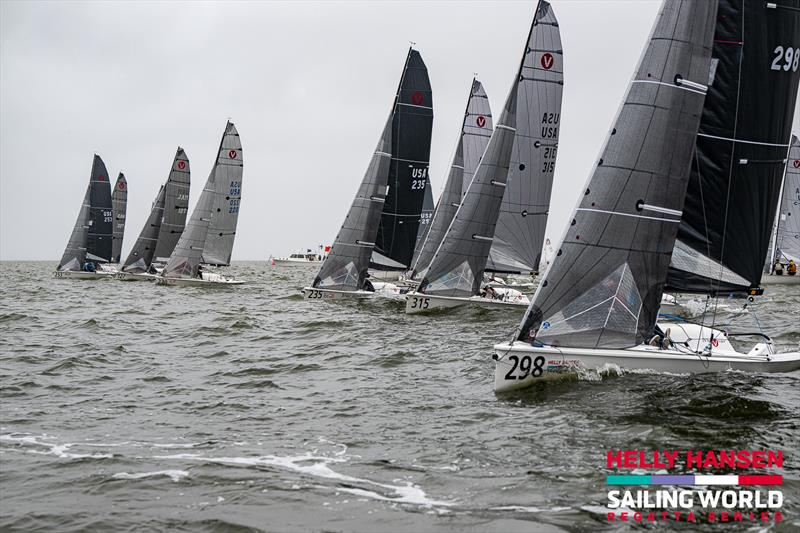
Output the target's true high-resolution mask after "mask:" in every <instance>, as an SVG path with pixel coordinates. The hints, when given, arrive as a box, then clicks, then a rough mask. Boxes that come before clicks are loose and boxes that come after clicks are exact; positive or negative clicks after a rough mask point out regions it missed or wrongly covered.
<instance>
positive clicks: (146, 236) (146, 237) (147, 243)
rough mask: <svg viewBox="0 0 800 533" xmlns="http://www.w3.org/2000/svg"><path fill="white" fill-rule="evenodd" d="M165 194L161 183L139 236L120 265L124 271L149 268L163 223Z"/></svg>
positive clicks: (137, 270)
mask: <svg viewBox="0 0 800 533" xmlns="http://www.w3.org/2000/svg"><path fill="white" fill-rule="evenodd" d="M165 196H166V195H165V188H164V186H163V185H162V186H161V187H159V188H158V194H157V195H156V199H155V200H154V201H153V206H152V208H151V209H150V215H149V216H148V217H147V220H146V221H145V223H144V227H143V228H142V231H141V232H140V233H139V238H138V239H136V242H135V243H134V245H133V248H131V251H130V253H129V254H128V258H127V259H126V260H125V265H124V266H123V267H122V270H124V271H125V272H132V273H140V272H147V271H148V270H149V269H150V264H151V263H152V262H153V256H154V254H155V251H156V247H157V241H158V235H159V231H160V230H161V225H162V223H163V222H162V219H163V218H164V199H165Z"/></svg>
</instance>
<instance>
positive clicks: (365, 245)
mask: <svg viewBox="0 0 800 533" xmlns="http://www.w3.org/2000/svg"><path fill="white" fill-rule="evenodd" d="M431 98H432V97H431V91H430V83H429V81H428V73H427V70H426V68H425V63H424V62H423V61H422V56H421V55H420V53H419V52H418V51H417V50H414V49H413V48H409V50H408V55H407V56H406V62H405V65H404V67H403V74H402V77H401V79H400V85H399V87H398V89H397V93H396V94H395V98H394V102H393V104H392V108H391V111H390V113H389V117H388V119H387V122H386V124H385V125H384V128H383V132H382V133H381V136H380V138H379V140H378V144H377V146H376V148H375V151H374V152H373V154H372V158H371V160H370V163H369V166H368V167H367V171H366V173H365V174H364V178H363V179H362V180H361V185H360V186H359V188H358V191H357V192H356V196H355V198H354V199H353V203H352V204H351V205H350V209H349V211H348V212H347V215H346V216H345V219H344V222H342V226H341V228H340V229H339V233H338V234H337V235H336V239H335V240H334V243H333V246H332V247H331V251H330V253H329V254H328V256H327V257H326V258H325V260H324V262H323V263H322V267H321V268H320V270H319V272H318V274H317V276H316V277H315V278H314V281H313V282H312V283H311V285H310V286H308V287H305V288H304V289H303V290H302V294H303V296H304V297H305V298H306V299H308V300H341V299H345V298H370V297H372V296H374V295H375V292H376V291H383V290H384V289H386V290H387V291H388V292H390V293H392V294H398V293H399V289H398V288H397V286H396V285H394V284H391V283H383V282H378V281H375V282H373V281H371V280H369V279H368V278H369V273H368V269H369V267H370V266H371V265H372V266H375V267H376V268H379V269H384V271H391V270H392V269H394V268H397V269H406V268H408V265H409V264H410V261H411V256H412V254H413V251H414V244H415V242H416V236H417V229H418V226H419V217H420V213H421V209H422V204H423V201H424V192H425V188H426V187H427V186H428V181H429V180H428V156H429V154H430V129H431V121H432V119H433V109H432V105H433V102H432V100H431ZM426 147H427V148H426ZM415 213H416V214H415Z"/></svg>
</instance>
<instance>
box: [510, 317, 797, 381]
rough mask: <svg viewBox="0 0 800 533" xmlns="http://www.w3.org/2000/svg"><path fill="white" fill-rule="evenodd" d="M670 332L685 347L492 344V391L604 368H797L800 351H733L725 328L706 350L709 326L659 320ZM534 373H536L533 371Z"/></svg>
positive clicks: (766, 346)
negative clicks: (573, 346)
mask: <svg viewBox="0 0 800 533" xmlns="http://www.w3.org/2000/svg"><path fill="white" fill-rule="evenodd" d="M662 327H664V328H666V327H669V328H670V329H671V330H674V331H675V334H674V335H672V339H673V340H674V341H675V342H678V343H682V342H684V341H686V342H688V343H689V347H683V348H682V349H678V348H675V347H671V348H667V349H661V348H659V347H655V346H648V345H640V346H635V347H632V348H625V349H592V348H570V347H565V346H559V347H554V346H541V347H534V346H531V345H530V344H527V343H523V342H519V341H517V342H514V343H507V342H506V343H502V344H497V345H495V346H494V351H495V355H494V358H495V371H494V389H495V392H507V391H512V390H516V389H522V388H525V387H529V386H531V385H533V384H534V383H536V382H539V381H542V380H547V379H560V378H564V377H566V376H569V375H575V374H577V373H579V372H581V371H586V370H596V371H604V370H608V369H616V368H619V369H624V370H651V371H655V372H669V373H676V374H685V373H690V374H698V373H707V372H724V371H728V370H741V371H747V372H793V371H796V370H799V369H800V352H791V353H779V354H773V353H770V352H771V351H772V350H771V346H770V345H769V344H765V343H758V344H756V345H755V346H754V347H753V349H752V350H750V352H749V353H747V354H743V353H739V352H737V351H736V350H735V349H734V348H733V346H732V345H731V344H730V342H729V341H728V339H727V337H726V336H725V334H724V332H722V331H719V330H713V331H714V342H715V343H717V345H716V346H715V347H714V348H713V349H712V351H711V354H710V355H707V354H697V353H694V351H693V350H692V348H696V347H698V346H699V347H700V348H701V349H702V348H703V347H704V346H706V345H707V344H708V343H709V342H710V333H711V331H712V330H711V328H708V327H704V328H703V327H701V326H700V325H697V324H662ZM534 374H535V375H534Z"/></svg>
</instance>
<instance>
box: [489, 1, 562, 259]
mask: <svg viewBox="0 0 800 533" xmlns="http://www.w3.org/2000/svg"><path fill="white" fill-rule="evenodd" d="M563 56H564V54H563V49H562V45H561V35H560V31H559V26H558V20H557V19H556V17H555V13H554V12H553V9H552V7H551V6H550V4H549V3H548V2H546V1H544V0H541V1H540V2H539V4H538V6H537V9H536V12H535V16H534V20H533V22H532V23H531V28H530V32H529V34H528V40H527V46H526V48H525V52H524V53H523V54H522V59H521V61H520V67H519V72H518V76H519V80H520V84H519V92H518V101H517V113H516V119H517V132H516V136H515V137H514V148H513V150H512V161H511V166H510V167H509V177H508V182H507V186H506V192H505V196H504V197H503V203H502V205H501V207H500V216H499V218H498V221H497V228H496V230H495V235H494V239H495V240H494V242H493V243H492V251H491V253H490V255H489V263H488V266H487V269H488V270H491V271H495V272H536V271H538V269H539V264H540V262H541V254H542V247H543V245H544V232H545V228H546V227H547V219H548V214H549V210H550V196H551V193H552V189H553V176H554V173H555V165H556V153H557V148H558V138H559V131H560V127H561V124H560V119H561V100H562V92H563V87H564V71H563V65H564V59H563Z"/></svg>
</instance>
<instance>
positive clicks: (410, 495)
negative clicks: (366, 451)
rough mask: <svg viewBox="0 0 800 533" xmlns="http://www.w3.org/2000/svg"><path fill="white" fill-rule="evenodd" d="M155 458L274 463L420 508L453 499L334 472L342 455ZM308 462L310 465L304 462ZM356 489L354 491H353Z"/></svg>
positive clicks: (409, 486)
mask: <svg viewBox="0 0 800 533" xmlns="http://www.w3.org/2000/svg"><path fill="white" fill-rule="evenodd" d="M155 459H179V460H190V461H203V462H208V463H216V464H223V465H237V466H277V467H280V468H285V469H287V470H292V471H294V472H299V473H301V474H305V475H308V476H313V477H318V478H324V479H332V480H336V481H343V482H347V483H354V484H362V485H370V486H372V487H380V488H382V489H386V490H387V491H390V492H391V493H392V494H393V496H387V495H385V494H380V493H378V492H373V491H370V490H366V489H357V488H349V487H345V488H343V487H337V488H336V490H339V491H343V492H351V493H352V494H356V495H359V496H365V497H369V498H372V499H375V500H381V501H391V502H395V503H406V504H412V505H419V506H422V507H434V506H443V507H447V506H451V505H454V503H453V502H448V501H441V500H434V499H431V498H428V496H427V495H426V494H425V491H424V490H422V489H421V488H419V487H417V486H416V485H414V484H412V483H406V484H405V485H389V484H386V483H378V482H377V481H371V480H369V479H363V478H358V477H353V476H348V475H345V474H340V473H339V472H336V471H335V470H333V469H332V468H330V466H328V465H329V464H331V463H343V462H346V461H347V459H345V458H343V457H320V456H315V455H311V454H304V455H297V456H289V457H281V456H275V455H264V456H260V457H203V456H201V455H198V454H192V453H180V454H175V455H161V456H156V457H155ZM306 463H311V464H306ZM354 491H355V492H354Z"/></svg>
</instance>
